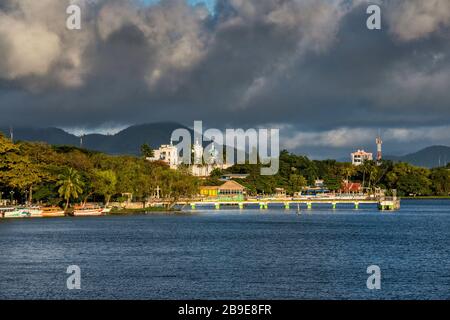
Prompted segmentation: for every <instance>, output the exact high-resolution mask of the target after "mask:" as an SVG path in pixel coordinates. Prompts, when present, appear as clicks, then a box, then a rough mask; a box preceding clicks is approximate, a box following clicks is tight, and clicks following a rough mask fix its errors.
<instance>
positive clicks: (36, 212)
mask: <svg viewBox="0 0 450 320" xmlns="http://www.w3.org/2000/svg"><path fill="white" fill-rule="evenodd" d="M22 210H23V211H24V212H27V213H28V215H29V217H30V218H42V212H43V210H42V209H41V208H39V207H26V208H23V209H22Z"/></svg>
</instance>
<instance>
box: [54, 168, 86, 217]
mask: <svg viewBox="0 0 450 320" xmlns="http://www.w3.org/2000/svg"><path fill="white" fill-rule="evenodd" d="M58 178H59V181H58V182H57V183H56V185H57V186H59V189H58V193H59V195H60V196H61V197H62V198H63V199H64V200H65V201H66V206H65V208H64V210H67V208H68V207H69V202H70V199H71V198H74V199H77V198H78V197H79V196H80V195H81V194H82V193H83V186H84V183H83V181H82V180H81V176H80V174H79V173H78V171H77V170H75V169H73V168H67V169H66V170H65V171H64V172H63V173H62V174H60V175H59V177H58Z"/></svg>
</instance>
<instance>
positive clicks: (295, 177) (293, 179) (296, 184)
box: [286, 174, 308, 194]
mask: <svg viewBox="0 0 450 320" xmlns="http://www.w3.org/2000/svg"><path fill="white" fill-rule="evenodd" d="M307 184H308V181H306V179H305V177H303V176H302V175H299V174H291V175H290V176H289V188H288V189H287V190H286V191H287V192H288V193H289V194H294V193H295V192H299V191H301V190H302V188H303V187H305V186H306V185H307Z"/></svg>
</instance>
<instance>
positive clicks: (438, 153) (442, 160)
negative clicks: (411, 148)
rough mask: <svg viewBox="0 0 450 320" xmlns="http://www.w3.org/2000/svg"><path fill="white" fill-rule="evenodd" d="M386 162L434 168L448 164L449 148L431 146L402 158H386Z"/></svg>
mask: <svg viewBox="0 0 450 320" xmlns="http://www.w3.org/2000/svg"><path fill="white" fill-rule="evenodd" d="M385 158H386V159H388V160H393V161H396V162H407V163H410V164H412V165H415V166H419V167H426V168H435V167H439V166H445V165H446V164H447V163H449V162H450V147H448V146H431V147H427V148H425V149H422V150H419V151H417V152H414V153H410V154H407V155H404V156H400V157H398V156H386V157H385Z"/></svg>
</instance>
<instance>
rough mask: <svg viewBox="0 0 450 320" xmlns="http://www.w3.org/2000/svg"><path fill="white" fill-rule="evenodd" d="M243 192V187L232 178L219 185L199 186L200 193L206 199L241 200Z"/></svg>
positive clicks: (243, 195) (244, 191)
mask: <svg viewBox="0 0 450 320" xmlns="http://www.w3.org/2000/svg"><path fill="white" fill-rule="evenodd" d="M245 194H246V189H245V187H244V186H242V185H241V184H239V183H237V182H236V181H233V180H231V181H227V182H225V183H224V184H222V185H220V186H202V187H200V195H201V196H203V197H205V198H208V199H217V200H222V201H227V200H236V201H242V200H244V198H245Z"/></svg>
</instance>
